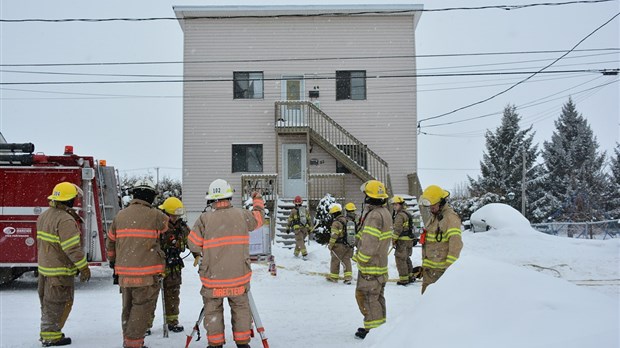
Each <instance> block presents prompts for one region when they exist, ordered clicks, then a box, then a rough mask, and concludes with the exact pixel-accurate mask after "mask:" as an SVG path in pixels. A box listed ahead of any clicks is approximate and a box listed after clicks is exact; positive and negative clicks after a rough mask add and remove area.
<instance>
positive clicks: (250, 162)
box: [232, 144, 263, 173]
mask: <svg viewBox="0 0 620 348" xmlns="http://www.w3.org/2000/svg"><path fill="white" fill-rule="evenodd" d="M232 171H233V173H238V172H242V173H245V172H262V171H263V145H262V144H233V146H232Z"/></svg>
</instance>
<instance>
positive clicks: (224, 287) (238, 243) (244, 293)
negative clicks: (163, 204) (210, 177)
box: [189, 179, 265, 348]
mask: <svg viewBox="0 0 620 348" xmlns="http://www.w3.org/2000/svg"><path fill="white" fill-rule="evenodd" d="M232 196H233V190H232V188H231V187H230V185H229V184H228V183H227V182H226V181H225V180H222V179H217V180H215V181H213V182H212V183H211V185H209V191H208V194H207V200H212V201H213V203H212V208H213V210H211V211H207V212H205V213H203V214H202V215H200V217H199V218H198V220H196V223H195V224H194V227H193V228H192V231H191V232H190V234H189V249H190V250H191V251H192V252H194V253H202V258H201V261H200V267H199V270H198V273H199V275H200V280H201V281H202V289H201V290H200V294H201V295H202V297H203V303H204V308H205V317H204V326H205V328H206V329H207V339H208V344H209V346H208V347H211V348H221V347H222V346H223V345H224V344H225V343H226V340H225V335H224V313H223V311H224V298H228V305H229V306H230V310H231V317H232V318H231V321H232V331H233V339H234V340H235V343H236V344H237V347H240V348H242V347H245V348H249V345H248V343H250V337H251V332H252V327H251V326H252V315H251V311H250V301H249V298H248V290H249V289H250V278H251V277H252V269H251V267H250V234H249V233H250V232H251V231H253V230H255V229H257V228H258V227H260V226H262V225H263V212H264V206H265V203H264V201H263V199H262V197H261V195H260V193H258V192H253V193H252V200H253V208H252V211H249V210H246V209H240V208H235V207H233V206H232V204H231V199H232Z"/></svg>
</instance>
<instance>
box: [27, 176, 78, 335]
mask: <svg viewBox="0 0 620 348" xmlns="http://www.w3.org/2000/svg"><path fill="white" fill-rule="evenodd" d="M81 191H82V190H81V189H80V188H78V187H77V186H76V185H74V184H72V183H70V182H61V183H59V184H57V185H56V186H55V187H54V189H53V190H52V194H51V195H50V196H49V197H47V199H48V200H49V206H50V208H49V209H47V210H45V211H44V212H43V213H42V214H41V215H39V219H38V220H37V249H38V255H37V258H38V263H39V267H38V272H39V284H38V292H39V300H40V302H41V332H40V341H41V344H42V345H43V347H50V346H65V345H69V344H71V338H69V337H65V335H64V334H63V333H62V328H63V327H64V326H65V322H66V321H67V318H68V317H69V313H70V312H71V308H72V307H73V294H74V291H75V285H74V277H75V275H76V274H78V273H79V275H80V281H82V282H85V281H88V280H89V279H90V269H89V268H88V263H87V262H86V257H85V255H84V251H82V243H81V233H80V228H79V223H81V219H80V217H79V216H78V215H77V213H76V212H75V210H73V204H74V201H75V198H76V197H77V196H78V195H81Z"/></svg>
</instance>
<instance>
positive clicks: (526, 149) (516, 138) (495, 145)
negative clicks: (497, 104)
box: [469, 105, 539, 217]
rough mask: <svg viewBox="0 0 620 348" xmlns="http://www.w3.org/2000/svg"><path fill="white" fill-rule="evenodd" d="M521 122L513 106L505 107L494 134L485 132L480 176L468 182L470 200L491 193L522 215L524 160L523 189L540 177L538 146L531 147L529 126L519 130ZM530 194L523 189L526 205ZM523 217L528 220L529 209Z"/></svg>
mask: <svg viewBox="0 0 620 348" xmlns="http://www.w3.org/2000/svg"><path fill="white" fill-rule="evenodd" d="M520 120H521V117H520V116H519V115H518V114H517V112H516V107H515V106H511V105H507V106H506V107H505V108H504V115H503V117H502V123H501V125H500V126H499V127H497V129H496V130H495V132H491V131H489V130H487V132H486V134H485V138H486V151H485V153H484V154H483V156H482V161H481V162H480V172H481V173H482V175H481V176H478V179H476V180H474V179H472V178H471V177H470V178H469V182H470V192H471V193H472V195H473V196H477V197H481V196H483V195H485V194H488V193H492V194H495V195H498V196H499V197H504V199H503V200H502V202H503V203H506V204H509V205H511V206H512V207H513V208H515V209H517V210H518V211H521V199H522V198H521V196H522V194H521V193H522V181H523V167H524V166H523V162H524V157H525V172H526V175H525V177H526V183H525V184H526V188H528V186H530V185H531V184H533V182H532V180H534V179H538V177H539V176H538V173H537V171H539V169H537V168H536V167H535V161H536V157H537V154H538V146H537V145H533V144H532V143H533V138H534V134H535V133H534V132H532V127H531V126H530V127H529V128H527V129H524V130H522V129H521V128H520V127H519V121H520ZM524 154H525V156H524ZM511 192H512V193H514V198H513V199H507V197H509V196H508V194H509V193H511ZM530 192H532V190H529V189H526V197H525V199H526V202H530V201H532V199H533V198H534V197H530V195H529V193H530ZM525 215H526V217H529V216H530V215H531V209H528V210H527V211H526V214H525Z"/></svg>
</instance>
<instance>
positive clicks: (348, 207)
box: [344, 202, 357, 211]
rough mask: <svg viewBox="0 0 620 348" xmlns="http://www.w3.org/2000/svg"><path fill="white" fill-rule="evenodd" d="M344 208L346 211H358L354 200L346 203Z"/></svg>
mask: <svg viewBox="0 0 620 348" xmlns="http://www.w3.org/2000/svg"><path fill="white" fill-rule="evenodd" d="M344 209H345V210H346V211H356V210H357V207H356V206H355V204H353V202H349V203H347V204H345V205H344Z"/></svg>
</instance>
